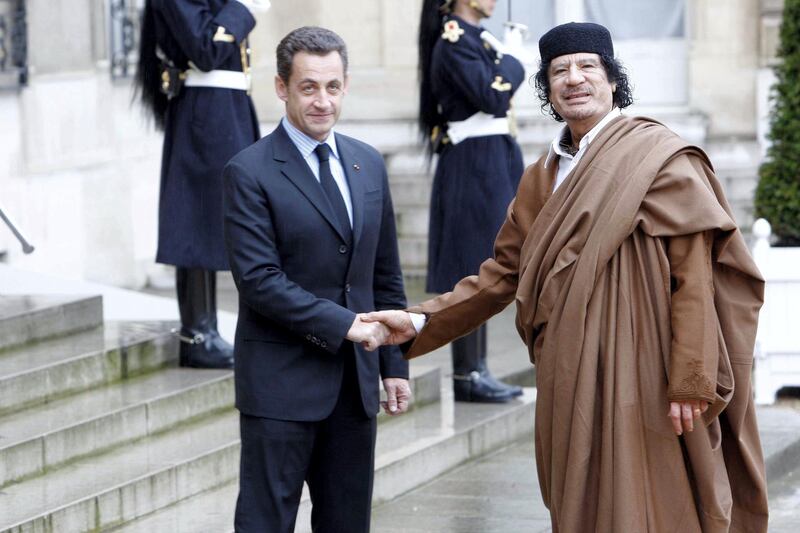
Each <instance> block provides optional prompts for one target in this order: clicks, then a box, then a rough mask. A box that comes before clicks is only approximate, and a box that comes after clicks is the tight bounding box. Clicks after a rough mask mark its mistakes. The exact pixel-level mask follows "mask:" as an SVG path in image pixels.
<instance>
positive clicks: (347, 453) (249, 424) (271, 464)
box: [235, 349, 377, 533]
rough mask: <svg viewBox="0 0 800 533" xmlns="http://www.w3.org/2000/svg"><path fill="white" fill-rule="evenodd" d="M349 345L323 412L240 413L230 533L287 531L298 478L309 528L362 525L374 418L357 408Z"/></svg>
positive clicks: (332, 530) (347, 531)
mask: <svg viewBox="0 0 800 533" xmlns="http://www.w3.org/2000/svg"><path fill="white" fill-rule="evenodd" d="M349 353H350V355H349V357H345V361H346V363H345V368H344V377H343V379H342V388H341V390H340V392H339V398H338V400H337V403H336V407H335V408H334V409H333V412H332V413H331V414H330V415H329V416H328V418H326V419H324V420H321V421H318V422H294V421H288V420H275V419H269V418H260V417H253V416H248V415H244V414H243V415H241V418H240V420H241V436H242V455H241V467H240V480H239V498H238V500H237V502H236V518H235V528H236V532H237V533H256V532H257V533H292V532H293V531H294V525H295V520H296V518H297V509H298V506H299V504H300V496H301V493H302V490H303V481H306V482H307V483H308V488H309V492H310V493H311V502H312V510H311V525H312V530H313V531H314V532H315V533H361V532H363V533H367V532H368V531H369V526H370V513H371V508H372V483H373V473H374V466H375V435H376V429H377V424H376V418H375V417H374V416H373V417H368V416H366V414H365V413H364V407H363V403H362V401H361V397H360V392H359V387H358V380H357V376H356V369H355V361H354V359H353V358H354V354H353V352H352V349H351V350H349ZM265 386H268V384H265Z"/></svg>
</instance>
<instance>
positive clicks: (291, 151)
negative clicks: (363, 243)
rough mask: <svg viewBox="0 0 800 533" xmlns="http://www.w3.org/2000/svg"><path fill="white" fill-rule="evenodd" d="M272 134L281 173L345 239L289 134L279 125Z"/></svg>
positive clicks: (325, 199)
mask: <svg viewBox="0 0 800 533" xmlns="http://www.w3.org/2000/svg"><path fill="white" fill-rule="evenodd" d="M273 134H274V136H275V137H274V141H273V147H274V148H273V158H274V159H275V160H276V161H280V162H281V163H283V164H282V165H281V173H283V175H284V176H286V178H287V179H289V181H291V182H292V183H294V185H295V186H296V187H297V188H298V189H300V192H301V193H303V195H304V196H305V197H306V198H308V201H309V202H311V204H312V205H313V206H314V208H315V209H316V210H317V211H319V213H320V214H321V215H322V216H323V217H324V218H325V220H326V221H327V222H328V225H330V227H331V228H333V230H334V231H335V232H336V234H337V235H339V237H340V238H341V239H342V240H346V239H345V236H344V235H342V232H341V231H340V229H339V224H337V223H336V218H335V216H334V213H333V208H332V207H331V204H330V202H328V198H327V197H326V196H325V192H324V191H323V190H322V187H321V186H320V184H319V181H317V178H316V177H314V173H313V172H312V171H311V169H310V168H309V167H308V164H307V163H306V162H305V160H304V159H303V156H302V155H301V154H300V151H299V150H298V149H297V147H296V146H295V145H294V143H292V140H291V139H290V138H289V134H287V133H286V130H284V129H283V126H281V125H279V126H278V127H277V128H276V129H275V131H274V132H273Z"/></svg>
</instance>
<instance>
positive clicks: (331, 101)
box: [275, 52, 348, 142]
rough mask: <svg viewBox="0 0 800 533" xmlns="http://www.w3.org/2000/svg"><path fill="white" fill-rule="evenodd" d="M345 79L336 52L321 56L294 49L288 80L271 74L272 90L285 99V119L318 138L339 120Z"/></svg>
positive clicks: (325, 136)
mask: <svg viewBox="0 0 800 533" xmlns="http://www.w3.org/2000/svg"><path fill="white" fill-rule="evenodd" d="M347 83H348V80H347V76H346V75H345V73H344V66H343V65H342V58H341V56H340V55H339V52H330V53H329V54H327V55H324V56H321V55H315V54H309V53H308V52H298V53H296V54H295V55H294V57H293V58H292V71H291V73H290V75H289V82H288V83H286V82H284V81H283V80H282V79H281V77H280V76H276V77H275V92H277V93H278V98H280V99H281V100H283V101H284V102H286V116H287V118H288V119H289V122H291V123H292V125H293V126H294V127H296V128H297V129H299V130H300V131H302V132H303V133H305V134H306V135H308V136H309V137H312V138H314V139H316V140H318V141H320V142H322V141H324V140H325V139H326V138H327V137H328V134H329V133H330V131H331V129H332V128H333V126H334V124H336V121H337V120H339V113H340V112H341V110H342V109H341V106H342V97H344V95H345V94H347Z"/></svg>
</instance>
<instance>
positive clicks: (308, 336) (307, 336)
mask: <svg viewBox="0 0 800 533" xmlns="http://www.w3.org/2000/svg"><path fill="white" fill-rule="evenodd" d="M306 340H307V341H310V340H311V333H309V334H308V335H306Z"/></svg>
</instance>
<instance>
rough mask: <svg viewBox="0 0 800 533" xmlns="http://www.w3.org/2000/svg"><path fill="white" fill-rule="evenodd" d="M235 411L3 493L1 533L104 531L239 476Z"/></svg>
mask: <svg viewBox="0 0 800 533" xmlns="http://www.w3.org/2000/svg"><path fill="white" fill-rule="evenodd" d="M238 434H239V420H238V415H237V413H236V412H235V411H234V410H233V409H229V410H226V411H224V412H223V413H220V414H218V415H215V416H212V417H209V418H206V419H203V420H201V421H198V422H196V423H194V424H187V425H184V426H181V427H179V428H176V429H174V430H172V431H169V432H165V433H162V434H160V435H156V436H153V437H146V438H144V439H141V440H139V441H137V442H135V443H132V444H129V445H126V446H119V447H117V448H115V449H113V450H112V451H111V452H109V453H106V454H103V455H96V456H92V457H88V458H85V459H82V460H78V461H74V462H71V463H69V464H67V465H65V466H63V467H61V468H58V469H56V470H54V471H52V472H48V473H47V475H45V476H40V477H37V478H33V479H29V480H26V481H22V482H19V483H15V484H11V485H8V486H6V487H4V488H3V491H2V493H0V531H2V532H4V533H12V532H13V533H22V532H28V531H37V532H38V531H42V532H44V531H65V532H66V531H69V532H82V531H87V532H88V531H101V530H103V529H106V528H109V527H112V526H114V525H118V524H121V523H123V522H125V521H128V520H133V519H134V518H137V517H139V516H143V515H145V514H147V513H150V512H153V511H156V510H158V509H160V508H163V507H166V506H168V505H170V504H172V503H174V502H176V501H179V500H181V499H184V498H188V497H190V496H193V495H194V494H197V493H199V492H202V491H204V490H207V489H210V488H213V487H216V486H218V485H220V484H221V483H224V482H226V481H230V480H232V479H234V477H235V476H236V473H237V471H238V461H239V445H238Z"/></svg>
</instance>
